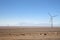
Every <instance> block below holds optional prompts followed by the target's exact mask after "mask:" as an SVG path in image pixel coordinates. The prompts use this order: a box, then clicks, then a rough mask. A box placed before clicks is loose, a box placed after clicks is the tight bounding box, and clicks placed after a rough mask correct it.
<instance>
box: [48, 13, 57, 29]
mask: <svg viewBox="0 0 60 40" xmlns="http://www.w3.org/2000/svg"><path fill="white" fill-rule="evenodd" d="M48 15H49V16H50V22H51V28H53V18H54V17H56V16H57V15H51V14H50V13H48Z"/></svg>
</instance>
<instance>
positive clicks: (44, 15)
mask: <svg viewBox="0 0 60 40" xmlns="http://www.w3.org/2000/svg"><path fill="white" fill-rule="evenodd" d="M48 13H50V14H51V15H52V16H54V15H58V16H56V17H53V24H54V26H60V0H0V26H50V24H51V22H50V21H51V20H50V16H49V15H48Z"/></svg>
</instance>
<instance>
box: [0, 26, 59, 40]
mask: <svg viewBox="0 0 60 40" xmlns="http://www.w3.org/2000/svg"><path fill="white" fill-rule="evenodd" d="M0 40H60V27H54V28H49V27H40V28H37V27H35V28H20V27H8V26H6V27H3V26H0Z"/></svg>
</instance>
